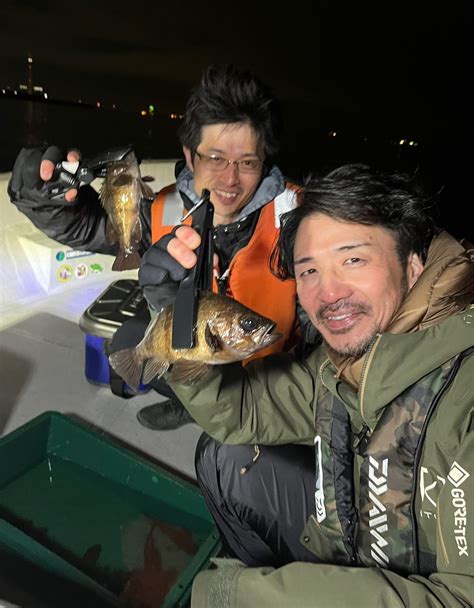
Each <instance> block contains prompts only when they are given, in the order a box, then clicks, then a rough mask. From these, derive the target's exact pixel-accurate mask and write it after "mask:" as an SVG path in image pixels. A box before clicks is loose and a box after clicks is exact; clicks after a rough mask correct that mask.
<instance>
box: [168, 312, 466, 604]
mask: <svg viewBox="0 0 474 608" xmlns="http://www.w3.org/2000/svg"><path fill="white" fill-rule="evenodd" d="M472 347H474V306H471V307H469V308H468V309H466V310H465V311H463V312H461V313H458V314H456V315H454V316H452V317H450V318H448V319H447V320H446V321H443V322H442V323H441V324H439V325H435V326H432V327H429V328H427V329H424V330H420V331H417V332H414V333H411V334H401V335H395V334H383V335H382V336H381V338H380V339H379V340H378V342H377V347H376V348H375V349H374V350H373V351H372V352H371V353H370V357H369V361H368V364H367V365H366V366H365V367H364V371H363V375H362V378H361V382H360V390H359V391H358V392H355V391H354V390H353V389H352V388H351V387H349V386H348V385H347V384H344V383H343V382H342V381H341V380H340V379H338V378H336V377H335V373H334V372H335V370H334V368H333V367H332V365H331V363H329V361H328V360H327V358H326V356H325V352H324V348H323V347H321V348H319V349H317V350H316V351H314V352H313V353H312V354H311V355H310V356H309V357H308V358H307V359H306V361H298V360H293V359H291V357H290V355H287V354H281V355H276V356H273V357H269V358H267V359H265V360H259V361H256V362H255V363H253V364H250V365H248V366H247V367H245V368H242V366H241V365H240V364H237V365H235V364H234V365H228V366H221V367H215V368H213V369H212V370H211V371H210V373H209V374H208V375H207V376H206V377H205V378H203V379H202V380H200V381H199V382H197V383H195V384H177V383H173V382H172V379H171V378H170V377H169V378H168V380H169V381H170V384H171V386H172V387H173V390H175V392H176V393H177V395H178V396H179V398H180V399H181V400H182V402H183V403H184V405H185V406H186V407H187V408H188V410H189V411H190V413H191V415H192V416H193V418H194V419H195V420H196V421H197V422H198V424H200V425H201V426H202V427H203V428H204V430H205V431H206V432H207V433H209V434H210V435H211V436H212V437H214V438H215V439H217V440H218V441H221V442H225V443H233V444H252V443H258V444H260V445H261V446H263V448H262V449H265V447H264V446H265V444H267V445H271V444H285V443H306V444H313V442H314V439H315V416H316V419H317V417H318V412H317V411H316V412H315V404H316V402H317V399H316V398H315V396H316V394H317V393H318V391H319V390H320V389H321V387H322V386H324V387H325V390H329V391H330V392H331V393H332V394H333V395H335V396H336V397H337V398H338V400H340V401H342V402H343V403H344V405H345V408H346V410H347V412H348V414H349V417H350V424H351V428H352V432H353V433H354V436H356V435H357V434H358V433H359V432H360V429H361V428H362V427H367V428H368V429H369V431H370V430H372V429H375V427H376V425H377V423H378V421H379V420H380V418H381V416H382V415H383V413H384V411H385V409H386V408H387V407H389V406H390V404H391V403H393V402H394V400H396V399H397V397H398V396H399V395H400V394H401V393H402V392H404V391H406V390H407V389H408V388H410V387H412V386H414V385H416V384H417V383H419V382H421V381H422V379H423V378H425V377H426V376H427V375H428V374H430V373H431V372H433V371H434V370H436V369H437V368H439V367H440V366H443V365H444V364H445V363H446V362H448V361H450V360H452V359H453V358H455V357H456V356H457V355H458V354H459V353H463V352H466V351H467V352H468V351H469V349H470V348H472ZM473 410H474V356H473V355H472V354H471V355H468V356H465V357H464V358H462V360H461V363H460V365H459V366H458V367H457V368H456V371H455V376H454V377H453V378H452V379H451V381H450V382H449V385H448V387H447V389H446V390H443V391H441V392H440V394H439V395H438V397H437V407H436V409H435V411H434V413H433V414H432V415H431V417H430V418H429V422H428V424H427V428H426V429H424V430H423V433H422V443H421V446H422V449H421V451H420V458H419V461H417V463H416V471H415V474H416V479H415V483H414V486H415V487H414V488H413V492H414V499H415V502H414V506H415V514H414V517H413V519H414V523H415V530H416V537H417V544H418V547H419V550H420V551H423V552H426V553H431V554H432V555H434V556H435V559H436V568H435V571H433V572H432V573H429V574H428V575H426V576H422V575H420V574H407V575H406V576H404V575H401V574H397V573H395V572H393V571H390V570H388V569H384V568H380V567H351V566H348V565H340V563H338V559H337V558H336V553H334V559H332V557H331V547H334V552H335V551H336V548H337V546H338V542H339V541H338V539H327V540H328V542H327V543H326V546H325V548H324V558H323V560H322V561H324V562H325V563H321V564H314V563H299V562H297V563H292V564H289V565H287V566H284V567H281V568H279V569H273V568H269V567H262V568H247V567H245V566H244V564H242V563H241V562H239V561H236V560H226V559H222V560H216V564H217V566H218V567H217V568H216V569H210V570H207V571H204V572H202V573H200V574H199V575H198V576H197V577H196V579H195V582H194V585H193V593H192V608H201V607H202V608H204V607H206V608H227V607H228V608H243V607H244V606H258V607H259V608H265V607H267V606H268V607H271V608H283V607H288V608H290V607H291V608H298V607H301V608H302V607H311V608H318V607H322V608H327V607H343V606H347V607H349V606H350V607H351V608H352V607H359V606H360V607H361V608H362V607H364V608H366V607H370V606H377V607H384V608H388V607H394V608H395V607H397V608H398V607H401V606H410V607H418V606H433V607H435V606H436V607H437V606H460V607H461V606H463V607H465V606H471V605H472V602H473V600H474V578H473V574H474V560H473V554H474V466H473V465H474V433H473ZM257 466H258V465H257ZM358 476H359V470H358V464H357V458H355V460H354V484H355V485H354V487H355V491H356V492H357V491H358V489H359V486H358ZM357 502H358V501H357V497H356V501H355V504H357ZM318 528H319V526H318V521H317V518H316V516H315V515H312V516H311V517H310V520H309V521H308V523H307V525H306V527H305V529H304V530H302V531H301V540H302V542H305V543H306V546H307V547H308V548H309V549H310V550H312V551H313V552H314V553H315V554H316V555H318V553H319V548H321V546H322V545H321V542H322V535H321V530H320V529H318ZM388 534H389V532H388ZM323 536H324V535H323ZM323 540H324V538H323ZM388 540H390V539H389V538H388Z"/></svg>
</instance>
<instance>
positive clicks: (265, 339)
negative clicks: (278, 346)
mask: <svg viewBox="0 0 474 608" xmlns="http://www.w3.org/2000/svg"><path fill="white" fill-rule="evenodd" d="M275 328H276V323H273V325H270V326H269V327H267V329H266V330H265V331H264V333H263V334H262V336H261V337H260V340H259V343H260V344H261V346H262V347H264V346H268V345H269V344H273V343H274V342H276V341H277V340H279V339H280V338H282V337H283V334H281V333H280V332H278V331H276V332H274V331H273V330H274V329H275Z"/></svg>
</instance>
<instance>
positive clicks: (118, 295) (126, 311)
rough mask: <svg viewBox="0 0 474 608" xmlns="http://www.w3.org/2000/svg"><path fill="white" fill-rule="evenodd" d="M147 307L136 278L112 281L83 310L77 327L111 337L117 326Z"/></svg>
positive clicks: (88, 332)
mask: <svg viewBox="0 0 474 608" xmlns="http://www.w3.org/2000/svg"><path fill="white" fill-rule="evenodd" d="M146 307H147V302H146V300H145V298H144V296H143V292H142V290H141V288H140V287H139V286H138V281H137V280H136V279H119V280H118V281H114V282H113V283H112V284H111V285H109V287H107V289H106V290H105V291H104V292H103V293H101V294H100V296H99V297H98V298H97V299H96V300H95V301H94V302H92V304H91V305H90V306H89V307H88V308H87V309H86V310H85V312H84V313H83V314H82V316H81V318H80V320H79V327H80V328H81V329H82V331H84V332H85V333H87V334H91V335H93V336H100V337H102V338H112V337H113V335H114V333H115V331H116V330H117V328H118V327H120V326H121V325H122V323H123V322H124V321H126V320H127V319H131V318H132V317H135V316H136V315H137V314H138V313H139V312H141V311H142V310H143V309H144V308H146Z"/></svg>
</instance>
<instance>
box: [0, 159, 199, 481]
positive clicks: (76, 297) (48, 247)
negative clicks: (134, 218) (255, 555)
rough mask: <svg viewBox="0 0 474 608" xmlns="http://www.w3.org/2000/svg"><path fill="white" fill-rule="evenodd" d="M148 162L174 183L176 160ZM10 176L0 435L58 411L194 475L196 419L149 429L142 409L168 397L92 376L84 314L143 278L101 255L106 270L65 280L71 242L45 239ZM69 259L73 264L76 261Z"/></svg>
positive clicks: (1, 313)
mask: <svg viewBox="0 0 474 608" xmlns="http://www.w3.org/2000/svg"><path fill="white" fill-rule="evenodd" d="M144 164H146V169H144V171H145V172H146V174H152V175H155V183H154V184H153V188H154V189H155V190H158V189H159V188H160V187H162V186H164V185H166V184H168V183H171V182H172V181H173V169H174V161H155V162H152V161H146V162H145V163H144ZM8 179H9V175H8V174H1V175H0V218H1V228H0V279H1V291H0V383H1V386H2V390H1V398H0V434H1V435H5V434H7V433H9V432H10V431H12V430H14V429H15V428H17V427H19V426H21V425H23V424H24V423H26V422H28V421H29V420H31V419H32V418H34V417H36V416H38V415H39V414H41V413H43V412H45V411H49V410H55V411H59V412H62V413H65V414H67V415H70V416H73V417H75V418H78V419H81V420H82V421H85V422H86V423H87V424H88V425H91V426H92V427H94V428H95V429H96V430H98V431H99V432H100V433H104V434H107V435H108V436H112V437H114V438H116V439H118V440H119V441H120V442H123V444H124V445H126V446H127V447H129V448H131V449H132V450H135V451H137V452H139V453H141V454H142V455H145V456H146V457H148V458H149V459H151V460H153V461H154V462H158V463H160V464H162V465H164V466H165V467H166V468H168V469H171V470H173V471H174V472H176V473H178V474H181V475H183V476H184V477H186V478H188V479H190V480H194V479H195V473H194V449H195V445H196V442H197V439H198V437H199V435H200V434H201V429H200V428H199V427H198V425H197V424H188V425H186V426H184V427H182V428H180V429H177V430H175V431H166V432H158V431H152V430H149V429H146V428H144V427H142V426H141V425H140V424H139V423H138V421H137V419H136V414H137V412H138V410H139V409H140V408H142V407H143V406H145V405H149V404H151V403H156V402H157V401H160V400H162V398H161V397H160V396H159V395H157V393H155V392H153V391H150V392H149V393H146V394H142V395H138V396H136V397H133V398H132V399H122V398H120V397H117V396H115V395H113V394H112V392H111V391H110V389H109V388H107V387H101V386H98V385H95V384H91V383H90V382H88V380H87V379H86V377H85V335H84V333H83V331H82V330H81V329H80V327H79V319H80V318H81V316H82V314H83V312H84V311H85V310H86V308H87V307H88V306H89V305H90V304H91V303H92V302H93V301H94V300H95V299H96V298H97V296H98V295H100V293H102V292H103V291H104V290H105V289H106V288H107V287H108V286H109V285H110V284H111V283H112V282H113V281H116V280H117V279H121V278H130V277H136V276H137V274H136V271H129V272H126V273H117V272H113V271H111V270H109V269H108V267H109V266H110V264H111V262H112V261H113V258H111V256H99V257H98V258H97V259H98V263H99V264H100V266H102V267H103V270H102V271H101V272H100V273H97V274H96V275H93V274H92V273H90V274H89V276H87V277H85V278H84V279H82V280H71V281H69V282H68V281H67V280H66V281H64V282H63V283H61V282H58V281H57V280H56V279H57V278H58V277H59V274H58V271H57V270H56V269H55V267H54V264H53V262H54V260H55V259H57V258H59V257H60V256H61V255H63V253H64V250H67V249H68V248H64V247H61V246H59V245H58V244H57V243H55V242H54V241H50V240H49V239H47V238H46V237H44V236H43V235H42V234H41V233H39V231H37V230H36V229H35V228H34V227H33V226H32V225H31V223H30V222H29V221H28V220H26V218H24V216H23V215H22V214H20V213H19V212H18V211H17V210H16V208H15V207H14V206H13V205H12V204H11V203H10V202H9V201H8V197H7V194H6V185H7V182H8ZM104 258H110V260H105V261H104ZM70 259H71V266H74V264H75V263H76V261H77V260H75V258H74V257H71V258H70ZM66 260H67V258H66ZM72 260H74V262H73V261H72ZM91 260H92V258H90V259H88V260H87V262H88V264H89V265H90V262H91ZM76 278H77V277H76Z"/></svg>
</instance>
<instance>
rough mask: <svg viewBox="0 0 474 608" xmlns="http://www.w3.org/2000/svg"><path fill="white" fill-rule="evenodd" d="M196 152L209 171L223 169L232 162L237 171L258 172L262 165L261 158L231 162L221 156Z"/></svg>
mask: <svg viewBox="0 0 474 608" xmlns="http://www.w3.org/2000/svg"><path fill="white" fill-rule="evenodd" d="M196 154H197V156H198V157H199V159H200V160H201V162H202V163H203V165H204V166H205V167H206V168H207V169H210V170H211V171H224V170H225V169H227V167H228V166H229V165H230V164H232V165H237V167H238V168H239V171H241V172H242V173H258V172H259V171H260V169H261V168H262V165H263V162H262V161H261V160H256V159H250V160H239V161H233V162H232V161H229V160H227V158H222V157H221V156H207V155H206V154H201V153H199V152H196Z"/></svg>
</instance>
